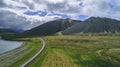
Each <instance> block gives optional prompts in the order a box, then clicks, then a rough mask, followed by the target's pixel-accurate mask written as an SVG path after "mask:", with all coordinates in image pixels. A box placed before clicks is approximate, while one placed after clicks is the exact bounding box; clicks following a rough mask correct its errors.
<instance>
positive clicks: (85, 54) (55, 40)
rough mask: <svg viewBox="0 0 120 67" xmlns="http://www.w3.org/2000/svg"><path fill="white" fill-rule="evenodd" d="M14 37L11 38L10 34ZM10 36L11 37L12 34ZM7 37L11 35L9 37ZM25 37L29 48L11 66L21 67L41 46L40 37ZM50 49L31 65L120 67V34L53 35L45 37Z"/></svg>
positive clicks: (42, 66) (47, 48) (31, 66)
mask: <svg viewBox="0 0 120 67" xmlns="http://www.w3.org/2000/svg"><path fill="white" fill-rule="evenodd" d="M9 36H10V37H9ZM9 36H8V38H7V39H11V36H12V35H9ZM6 37H7V36H6ZM12 37H13V38H12V40H23V41H25V42H26V46H28V48H27V49H26V50H24V51H23V52H21V54H22V53H24V52H26V51H29V50H30V51H29V52H28V53H27V54H26V55H24V56H23V57H22V58H21V59H20V60H18V61H16V62H15V63H13V64H12V65H11V66H10V67H18V66H20V65H21V64H22V63H24V62H25V61H26V60H28V59H29V58H30V57H32V56H33V55H34V54H36V53H37V51H38V50H39V49H40V48H41V42H40V41H39V39H38V38H36V37H33V38H29V37H28V38H14V37H15V36H12ZM42 38H44V39H45V41H46V44H47V46H46V48H45V50H44V51H43V52H42V54H40V55H39V56H38V57H37V58H36V59H35V60H33V61H32V62H31V63H30V64H28V65H27V67H120V36H119V35H117V36H115V35H79V34H77V35H51V36H43V37H42Z"/></svg>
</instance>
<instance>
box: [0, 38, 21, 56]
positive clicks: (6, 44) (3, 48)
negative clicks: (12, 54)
mask: <svg viewBox="0 0 120 67" xmlns="http://www.w3.org/2000/svg"><path fill="white" fill-rule="evenodd" d="M21 45H22V42H17V41H5V40H1V39H0V54H1V53H4V52H7V51H10V50H13V49H15V48H17V47H19V46H21Z"/></svg>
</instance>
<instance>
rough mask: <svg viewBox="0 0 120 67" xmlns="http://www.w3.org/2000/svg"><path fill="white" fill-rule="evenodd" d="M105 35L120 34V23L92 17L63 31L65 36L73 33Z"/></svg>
mask: <svg viewBox="0 0 120 67" xmlns="http://www.w3.org/2000/svg"><path fill="white" fill-rule="evenodd" d="M80 32H82V33H103V32H111V33H115V32H120V21H118V20H115V19H110V18H100V17H91V18H89V19H87V20H85V21H83V22H81V23H78V24H75V25H73V26H71V27H70V28H68V29H66V30H65V31H63V32H62V33H63V34H73V33H80Z"/></svg>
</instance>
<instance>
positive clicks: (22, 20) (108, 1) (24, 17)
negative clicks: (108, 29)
mask: <svg viewBox="0 0 120 67" xmlns="http://www.w3.org/2000/svg"><path fill="white" fill-rule="evenodd" d="M119 2H120V0H0V14H1V16H2V18H0V26H2V25H6V26H7V25H8V26H9V27H10V26H11V27H13V26H17V27H22V28H25V26H26V28H28V27H33V26H35V25H34V24H36V25H37V24H43V23H45V22H47V21H51V20H55V19H56V18H67V17H69V18H72V19H85V18H88V17H91V16H95V17H97V16H100V17H109V18H114V19H118V20H120V16H119V14H120V4H119ZM81 16H85V17H82V18H81ZM5 18H6V19H5ZM11 18H12V19H11ZM3 22H4V23H3ZM38 22H39V23H38ZM33 23H34V24H33ZM31 24H32V26H31Z"/></svg>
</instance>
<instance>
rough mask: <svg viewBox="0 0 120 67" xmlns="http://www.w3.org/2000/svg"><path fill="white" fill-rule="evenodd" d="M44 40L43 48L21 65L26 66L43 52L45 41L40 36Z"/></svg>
mask: <svg viewBox="0 0 120 67" xmlns="http://www.w3.org/2000/svg"><path fill="white" fill-rule="evenodd" d="M39 39H40V40H41V41H42V48H41V49H40V50H39V51H38V53H37V54H35V55H34V56H33V57H32V58H30V59H29V60H28V61H27V62H25V63H24V64H22V65H21V66H20V67H25V66H26V65H28V64H29V63H30V62H32V61H33V60H34V59H35V58H36V57H37V56H38V55H40V54H41V52H42V51H43V50H44V49H45V46H46V44H45V41H44V40H43V39H42V38H39Z"/></svg>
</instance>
